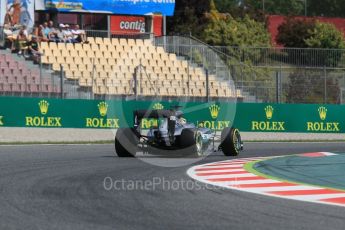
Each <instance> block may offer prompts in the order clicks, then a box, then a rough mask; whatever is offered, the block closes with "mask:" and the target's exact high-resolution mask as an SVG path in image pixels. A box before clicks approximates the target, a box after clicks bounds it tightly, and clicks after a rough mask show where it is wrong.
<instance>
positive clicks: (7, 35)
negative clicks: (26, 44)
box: [3, 24, 15, 49]
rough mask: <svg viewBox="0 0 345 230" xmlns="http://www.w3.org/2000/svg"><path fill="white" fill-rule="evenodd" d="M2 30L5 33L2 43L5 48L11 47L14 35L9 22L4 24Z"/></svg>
mask: <svg viewBox="0 0 345 230" xmlns="http://www.w3.org/2000/svg"><path fill="white" fill-rule="evenodd" d="M3 31H4V34H5V45H4V46H5V48H11V49H13V44H14V40H15V35H14V34H13V31H12V29H11V26H10V25H9V24H4V30H3Z"/></svg>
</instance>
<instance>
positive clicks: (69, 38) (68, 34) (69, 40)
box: [62, 24, 77, 43]
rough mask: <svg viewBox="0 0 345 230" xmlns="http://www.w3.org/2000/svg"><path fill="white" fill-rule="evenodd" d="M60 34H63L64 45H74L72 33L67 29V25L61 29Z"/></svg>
mask: <svg viewBox="0 0 345 230" xmlns="http://www.w3.org/2000/svg"><path fill="white" fill-rule="evenodd" d="M62 29H63V30H62V34H63V40H64V42H66V43H76V42H77V41H76V40H75V39H74V36H73V33H72V31H71V30H70V29H69V25H68V24H66V25H64V27H62Z"/></svg>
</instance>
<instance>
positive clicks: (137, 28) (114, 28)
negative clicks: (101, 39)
mask: <svg viewBox="0 0 345 230" xmlns="http://www.w3.org/2000/svg"><path fill="white" fill-rule="evenodd" d="M145 27H146V23H145V17H136V16H111V19H110V29H111V33H112V34H140V33H145V32H146V29H145Z"/></svg>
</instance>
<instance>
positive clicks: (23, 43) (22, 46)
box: [16, 28, 28, 55]
mask: <svg viewBox="0 0 345 230" xmlns="http://www.w3.org/2000/svg"><path fill="white" fill-rule="evenodd" d="M27 41H28V38H27V36H26V35H25V31H24V28H22V29H21V30H20V31H19V33H18V35H17V39H16V48H17V51H18V55H21V54H23V51H25V50H26V49H27Z"/></svg>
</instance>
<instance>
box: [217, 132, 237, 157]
mask: <svg viewBox="0 0 345 230" xmlns="http://www.w3.org/2000/svg"><path fill="white" fill-rule="evenodd" d="M220 147H221V149H222V151H223V153H224V155H225V156H237V155H238V154H239V153H240V151H241V150H242V140H241V135H240V131H239V130H238V129H236V128H225V129H223V130H222V134H221V144H220Z"/></svg>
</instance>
